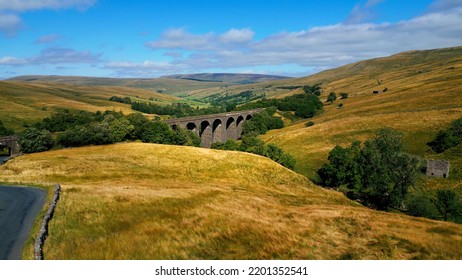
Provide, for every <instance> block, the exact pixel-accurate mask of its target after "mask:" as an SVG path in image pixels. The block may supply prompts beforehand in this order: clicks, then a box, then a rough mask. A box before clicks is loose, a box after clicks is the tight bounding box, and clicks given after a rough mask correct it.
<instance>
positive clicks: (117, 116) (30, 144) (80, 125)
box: [20, 110, 200, 153]
mask: <svg viewBox="0 0 462 280" xmlns="http://www.w3.org/2000/svg"><path fill="white" fill-rule="evenodd" d="M52 133H53V134H54V135H55V137H52ZM134 140H141V141H143V142H148V143H158V144H172V145H190V146H199V145H200V138H199V137H198V136H197V135H196V134H194V133H193V132H191V131H189V130H186V129H180V128H178V129H172V128H171V127H170V126H168V125H167V124H166V123H164V122H161V121H150V120H148V119H147V118H146V117H145V116H143V115H142V114H140V113H134V114H130V115H127V116H125V115H123V114H122V113H119V112H114V111H105V112H99V111H98V112H96V113H91V112H86V111H70V110H62V111H59V112H55V113H53V114H52V115H51V116H50V117H48V118H45V119H44V120H43V121H41V122H39V123H37V124H35V125H34V126H33V127H30V128H27V129H26V130H25V131H24V132H23V133H22V134H21V135H20V144H21V147H22V150H23V152H25V153H34V152H41V151H46V150H49V149H51V148H52V147H81V146H86V145H103V144H112V143H117V142H123V141H134Z"/></svg>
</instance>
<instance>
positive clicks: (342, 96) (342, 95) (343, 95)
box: [340, 92, 348, 99]
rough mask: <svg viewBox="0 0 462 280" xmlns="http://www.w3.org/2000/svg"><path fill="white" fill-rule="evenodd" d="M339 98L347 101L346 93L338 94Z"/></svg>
mask: <svg viewBox="0 0 462 280" xmlns="http://www.w3.org/2000/svg"><path fill="white" fill-rule="evenodd" d="M340 96H341V98H340V99H347V98H348V93H346V92H342V93H340Z"/></svg>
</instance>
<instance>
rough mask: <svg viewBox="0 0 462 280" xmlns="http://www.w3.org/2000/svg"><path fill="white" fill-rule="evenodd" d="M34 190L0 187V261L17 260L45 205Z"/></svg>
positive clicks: (43, 197)
mask: <svg viewBox="0 0 462 280" xmlns="http://www.w3.org/2000/svg"><path fill="white" fill-rule="evenodd" d="M45 199H46V192H45V191H44V190H40V189H36V188H26V187H3V186H0V260H19V259H21V253H22V249H23V246H24V242H25V241H26V240H27V238H28V236H29V232H30V230H31V228H32V225H33V223H34V221H35V218H36V217H37V215H38V213H39V212H40V210H41V209H42V206H43V204H44V203H45Z"/></svg>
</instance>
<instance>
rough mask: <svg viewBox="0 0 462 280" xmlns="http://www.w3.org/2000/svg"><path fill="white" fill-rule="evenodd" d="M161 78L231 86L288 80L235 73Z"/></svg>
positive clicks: (282, 77)
mask: <svg viewBox="0 0 462 280" xmlns="http://www.w3.org/2000/svg"><path fill="white" fill-rule="evenodd" d="M163 78H173V79H184V80H192V81H199V82H225V83H233V84H254V83H261V82H267V81H276V80H284V79H290V78H291V77H287V76H278V75H264V74H235V73H198V74H176V75H168V76H163Z"/></svg>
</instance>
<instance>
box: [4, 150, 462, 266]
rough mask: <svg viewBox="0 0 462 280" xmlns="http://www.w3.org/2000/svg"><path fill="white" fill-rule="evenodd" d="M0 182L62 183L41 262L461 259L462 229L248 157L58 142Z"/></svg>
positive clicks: (13, 167) (15, 164) (17, 164)
mask: <svg viewBox="0 0 462 280" xmlns="http://www.w3.org/2000/svg"><path fill="white" fill-rule="evenodd" d="M0 181H4V182H13V181H14V182H15V183H21V184H32V185H50V184H53V183H56V182H60V183H61V184H62V189H63V191H62V197H61V199H60V201H59V203H58V207H57V209H56V213H55V217H54V219H53V220H52V222H51V224H50V236H49V238H48V240H47V243H46V246H45V258H46V259H461V258H462V236H461V235H460V232H462V225H457V224H453V223H447V222H441V221H433V220H428V219H422V218H413V217H409V216H406V215H402V214H393V213H386V212H378V211H374V210H370V209H367V208H365V207H363V206H360V205H358V204H356V203H354V202H352V201H350V200H348V199H346V198H344V197H343V195H341V194H340V193H337V192H334V191H329V190H325V189H322V188H320V187H317V186H315V185H313V184H312V183H311V182H310V181H308V180H307V179H306V178H305V177H304V176H301V175H299V174H297V173H294V172H292V171H290V170H288V169H286V168H284V167H282V166H280V165H278V164H276V163H274V162H273V161H271V160H269V159H267V158H263V157H260V156H256V155H251V154H247V153H240V152H230V151H216V150H209V149H203V148H192V147H177V146H167V145H156V144H143V143H123V144H115V145H109V146H94V147H83V148H75V149H63V150H56V151H49V152H43V153H37V154H30V155H24V156H20V157H18V158H15V159H13V160H11V161H9V162H8V163H7V164H5V165H3V166H0ZM25 257H28V258H30V257H31V253H30V248H27V249H26V250H25Z"/></svg>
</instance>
